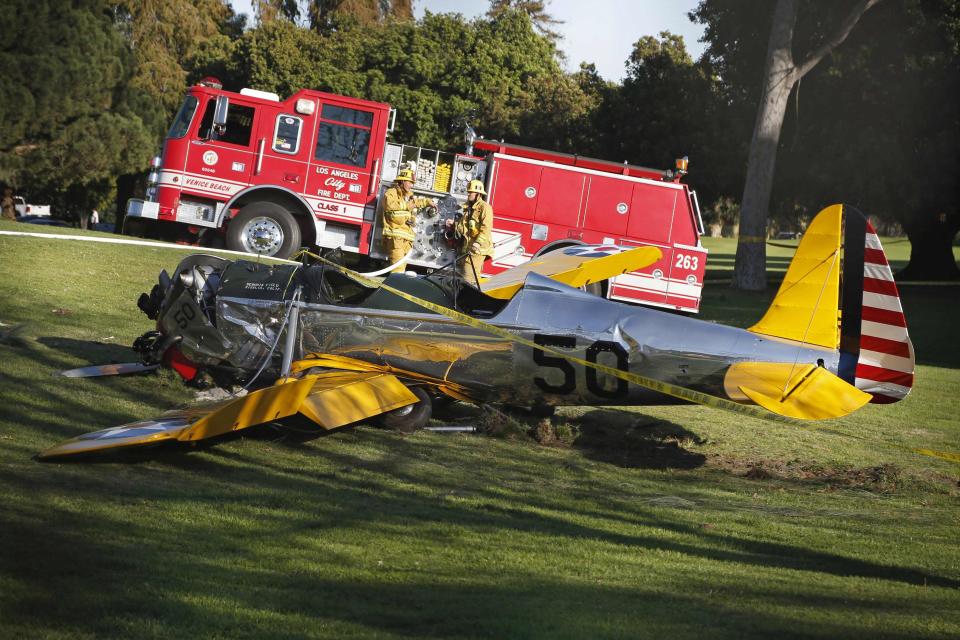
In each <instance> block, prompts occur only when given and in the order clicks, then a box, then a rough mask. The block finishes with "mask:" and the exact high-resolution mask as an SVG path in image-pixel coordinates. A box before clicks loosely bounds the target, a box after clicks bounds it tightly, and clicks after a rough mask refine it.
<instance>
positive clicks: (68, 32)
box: [0, 0, 153, 215]
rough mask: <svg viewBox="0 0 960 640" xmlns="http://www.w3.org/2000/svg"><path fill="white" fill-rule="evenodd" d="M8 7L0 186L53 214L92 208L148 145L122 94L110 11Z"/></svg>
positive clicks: (125, 86)
mask: <svg viewBox="0 0 960 640" xmlns="http://www.w3.org/2000/svg"><path fill="white" fill-rule="evenodd" d="M51 4H53V3H50V4H48V3H36V2H30V1H29V0H16V1H15V2H13V3H8V6H7V7H5V15H6V17H7V18H8V22H7V23H6V27H5V28H4V29H3V30H0V33H2V36H0V37H2V41H0V42H2V44H0V67H2V68H3V69H4V73H3V74H2V78H0V83H2V84H0V96H2V97H0V100H2V103H0V179H3V180H7V181H10V182H12V183H14V184H17V185H19V186H26V187H27V188H28V190H29V192H30V194H31V196H36V197H38V198H44V199H46V200H47V201H48V202H50V203H51V204H52V205H53V207H54V210H55V211H57V212H58V214H67V215H76V214H78V213H79V212H80V211H81V210H84V209H88V208H90V207H91V206H101V205H102V201H103V199H104V198H106V197H107V196H108V195H109V193H110V191H111V189H112V179H113V177H114V176H116V175H118V174H121V173H124V172H129V171H134V170H137V169H139V168H141V167H144V166H146V164H147V161H148V160H149V158H150V154H151V152H152V147H153V141H152V139H151V136H150V131H149V127H148V125H147V123H146V122H145V121H144V119H143V118H142V117H141V115H140V113H139V112H138V110H137V105H138V95H137V94H136V92H134V91H131V90H130V85H131V82H132V78H133V72H132V69H133V60H132V57H131V55H130V53H129V51H128V49H127V47H126V45H125V42H124V38H123V35H122V34H121V33H120V31H119V30H118V29H117V28H116V26H115V24H114V21H113V15H112V12H111V10H110V9H111V7H110V6H109V5H107V4H106V3H104V2H101V1H99V0H85V1H76V2H72V3H56V4H57V6H55V7H53V6H51Z"/></svg>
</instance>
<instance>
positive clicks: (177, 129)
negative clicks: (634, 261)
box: [167, 96, 197, 138]
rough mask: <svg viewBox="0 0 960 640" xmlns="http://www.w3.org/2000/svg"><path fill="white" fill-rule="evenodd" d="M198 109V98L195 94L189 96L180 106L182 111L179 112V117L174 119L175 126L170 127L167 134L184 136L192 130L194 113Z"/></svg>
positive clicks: (168, 135)
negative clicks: (191, 123) (191, 124)
mask: <svg viewBox="0 0 960 640" xmlns="http://www.w3.org/2000/svg"><path fill="white" fill-rule="evenodd" d="M196 111H197V99H196V98H195V97H193V96H187V99H186V100H184V101H183V105H182V106H181V107H180V111H178V112H177V117H176V118H175V119H174V121H173V126H171V127H170V132H169V133H168V134H167V137H168V138H182V137H183V136H185V135H186V134H187V131H189V130H190V122H191V121H192V120H193V114H194V113H196Z"/></svg>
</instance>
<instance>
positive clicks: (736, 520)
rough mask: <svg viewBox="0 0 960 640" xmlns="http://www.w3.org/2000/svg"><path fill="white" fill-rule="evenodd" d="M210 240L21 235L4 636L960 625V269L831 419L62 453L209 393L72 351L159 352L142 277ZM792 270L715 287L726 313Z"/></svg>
mask: <svg viewBox="0 0 960 640" xmlns="http://www.w3.org/2000/svg"><path fill="white" fill-rule="evenodd" d="M9 228H14V225H10V224H9V223H0V229H9ZM21 228H22V227H21ZM734 248H735V245H733V244H729V245H728V246H726V249H724V247H723V246H717V247H712V249H711V255H710V260H711V263H713V262H717V263H721V262H722V261H723V260H729V259H732V251H733V250H734ZM888 249H889V246H888ZM785 251H786V249H785ZM182 256H183V253H182V252H174V251H163V250H157V249H145V248H136V247H117V246H105V245H87V244H80V243H76V244H72V243H59V242H56V241H44V240H34V239H18V238H9V237H0V265H2V266H0V322H2V323H3V324H4V326H3V327H0V330H4V331H6V330H7V329H8V328H10V327H11V326H12V325H22V329H21V330H20V332H19V334H17V335H9V337H8V338H5V339H4V340H0V376H2V383H3V384H2V387H0V402H2V406H3V411H2V412H0V487H2V488H0V491H2V494H0V500H2V502H0V637H10V638H19V637H24V638H42V637H50V638H68V637H71V638H92V637H136V638H151V637H157V638H159V637H164V638H184V637H230V638H239V637H291V638H292V637H296V638H300V637H317V638H432V637H436V638H439V637H445V638H447V637H463V638H475V637H493V638H515V637H524V638H527V637H530V638H533V637H538V638H539V637H542V638H585V637H589V638H594V637H610V638H637V637H651V638H653V637H656V638H667V637H670V638H672V637H698V638H699V637H720V638H724V637H727V638H743V637H758V638H766V637H770V636H775V635H776V636H779V635H788V636H814V637H817V636H819V637H830V638H838V637H843V638H848V637H864V638H867V637H869V638H874V637H902V638H919V637H943V638H947V637H956V636H958V635H960V552H958V547H957V541H958V538H957V531H958V525H960V509H958V505H957V498H958V485H957V482H958V473H957V469H958V467H957V465H955V464H951V463H948V462H946V461H943V460H938V459H933V458H925V457H922V456H918V455H915V454H912V453H910V452H909V450H910V449H911V448H914V447H920V446H923V447H929V448H934V449H944V450H953V451H957V450H960V437H958V426H957V418H956V416H957V415H960V401H958V400H957V394H956V389H957V388H958V386H960V373H958V365H960V346H958V340H957V339H956V337H955V336H954V335H953V333H954V332H953V327H954V325H955V318H956V316H957V313H958V312H960V296H958V295H957V289H956V288H951V287H943V286H940V287H920V286H905V287H903V297H904V301H905V305H906V313H907V316H908V320H909V323H910V327H911V333H912V336H913V338H914V341H915V346H916V351H917V356H918V361H919V362H920V366H919V367H918V373H917V386H916V388H915V390H914V392H913V393H912V394H911V395H910V397H909V398H908V399H907V400H906V401H904V402H901V403H898V404H896V405H892V406H887V407H880V406H870V407H867V408H865V409H864V410H862V411H860V412H858V413H856V414H854V415H853V416H851V417H850V418H848V419H844V420H841V421H835V422H830V423H828V424H826V425H824V427H825V428H826V429H827V430H798V429H796V428H793V427H786V426H781V425H777V424H774V423H768V422H765V421H760V420H754V419H744V418H740V417H736V416H730V415H727V414H725V413H721V412H717V411H714V410H710V409H703V408H698V407H655V408H644V409H637V408H633V409H625V410H619V409H594V408H588V407H584V408H570V409H564V410H563V411H562V412H561V414H560V416H559V417H558V418H556V419H555V421H556V422H560V421H566V422H569V423H570V424H571V425H573V426H574V427H575V428H576V429H577V430H578V432H579V437H578V438H577V439H576V440H575V441H574V443H573V445H572V446H550V447H547V446H540V445H537V444H535V443H534V442H533V441H531V440H527V439H521V440H518V441H510V440H503V439H495V438H489V437H484V436H474V435H453V436H449V435H448V436H442V435H436V434H430V433H426V432H421V433H418V434H415V435H413V436H409V437H404V436H401V435H398V434H394V433H391V432H385V431H381V430H378V429H375V428H373V427H370V426H359V427H356V428H350V429H345V430H341V431H339V432H336V433H333V434H331V435H329V436H326V437H321V438H315V439H311V438H310V437H307V436H306V435H305V434H303V433H301V430H302V429H303V427H302V426H300V425H298V426H297V429H298V430H297V431H283V430H280V429H277V428H273V427H265V428H259V429H255V430H252V433H250V434H249V436H248V437H244V438H237V439H233V440H229V441H224V442H220V443H218V444H216V445H215V446H212V447H206V448H199V449H194V450H191V449H182V448H176V447H171V448H166V449H156V450H152V451H149V452H146V453H144V454H141V455H130V456H122V457H118V458H111V459H106V460H103V461H100V462H89V463H77V464H40V463H38V462H35V461H34V460H33V459H32V458H31V456H32V455H33V454H35V453H36V452H37V451H39V450H41V449H43V448H45V447H48V446H50V445H52V444H54V443H56V442H58V441H61V440H63V439H64V438H67V437H70V436H73V435H77V434H79V433H83V432H86V431H91V430H94V429H98V428H102V427H106V426H110V425H114V424H119V423H122V422H126V421H130V420H135V419H141V418H145V417H150V416H155V415H158V414H159V413H161V412H162V411H164V410H166V409H169V408H172V407H174V406H177V405H178V404H181V403H185V402H189V401H190V400H191V398H192V392H191V391H190V390H189V389H187V388H186V387H184V386H183V385H182V384H181V383H180V382H179V381H178V380H177V379H176V377H175V376H173V375H172V374H169V373H164V374H161V375H149V376H132V377H125V378H108V379H63V378H57V377H54V374H55V372H56V371H58V370H61V369H65V368H70V367H76V366H82V365H84V364H88V363H101V362H109V361H127V360H132V359H133V358H134V356H133V353H132V352H131V351H130V350H129V349H128V345H129V344H130V343H131V342H132V340H133V339H134V338H135V337H136V336H137V335H139V334H140V333H142V332H144V331H146V330H148V329H151V328H152V326H151V322H150V321H149V320H148V319H147V318H146V317H145V316H144V315H143V314H142V313H140V312H139V310H138V309H137V308H136V298H137V296H138V295H139V293H140V292H141V291H147V290H149V288H150V287H151V286H152V285H153V283H154V282H156V276H157V273H158V272H159V271H160V269H161V268H166V269H168V270H170V269H172V268H173V267H174V266H175V265H176V263H177V262H178V261H179V260H180V258H181V257H182ZM711 268H712V267H711ZM771 295H772V292H767V293H764V294H744V293H739V292H734V291H733V290H731V289H729V288H728V287H727V286H725V285H723V284H716V285H711V284H708V285H707V287H706V289H705V297H704V304H703V314H702V315H703V316H704V318H705V319H708V320H714V321H722V322H726V323H730V324H737V325H740V326H744V325H747V324H749V323H750V322H752V321H754V320H755V319H756V318H758V317H759V315H760V314H761V313H762V311H763V308H764V306H765V304H766V302H767V301H768V300H769V297H770V296H771ZM0 335H7V334H0ZM456 419H457V420H459V421H461V422H462V423H464V424H469V423H471V422H472V421H473V422H476V421H479V420H480V419H481V417H480V415H479V414H478V413H477V412H476V411H475V410H473V409H471V408H463V409H460V410H458V412H457V414H456Z"/></svg>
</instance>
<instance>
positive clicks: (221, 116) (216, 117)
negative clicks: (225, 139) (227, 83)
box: [213, 96, 230, 134]
mask: <svg viewBox="0 0 960 640" xmlns="http://www.w3.org/2000/svg"><path fill="white" fill-rule="evenodd" d="M229 110H230V99H229V98H228V97H227V96H217V104H216V106H215V107H214V108H213V129H214V130H215V131H216V132H217V133H218V134H219V133H223V132H224V131H226V130H227V112H228V111H229Z"/></svg>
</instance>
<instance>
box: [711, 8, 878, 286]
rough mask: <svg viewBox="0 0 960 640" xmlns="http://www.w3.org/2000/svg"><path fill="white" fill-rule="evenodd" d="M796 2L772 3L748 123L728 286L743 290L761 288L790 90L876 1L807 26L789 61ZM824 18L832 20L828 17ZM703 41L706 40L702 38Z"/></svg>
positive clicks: (848, 31) (793, 46)
mask: <svg viewBox="0 0 960 640" xmlns="http://www.w3.org/2000/svg"><path fill="white" fill-rule="evenodd" d="M717 1H718V0H703V2H701V4H700V5H699V6H698V8H697V11H696V15H697V16H698V17H699V18H700V19H703V20H709V19H710V18H709V17H710V15H711V10H712V7H711V6H710V5H711V4H713V3H715V2H717ZM799 1H800V0H777V3H776V5H775V6H774V9H773V15H772V18H771V23H770V31H769V39H768V44H767V54H766V64H765V68H764V73H763V82H762V85H761V86H762V89H761V92H760V97H759V108H758V109H757V115H756V120H755V122H754V128H753V135H752V137H751V141H750V151H749V155H748V159H747V175H746V180H745V183H744V188H743V197H742V199H741V218H740V237H739V241H738V243H737V257H736V266H735V269H734V281H733V286H734V287H737V288H741V289H748V290H761V289H764V288H766V283H767V279H766V244H765V242H766V232H767V219H768V217H769V207H770V195H771V190H772V187H773V180H774V169H775V166H776V159H777V150H778V148H779V142H780V132H781V128H782V126H783V118H784V114H785V112H786V108H787V103H788V100H789V98H790V94H791V92H792V91H793V89H794V87H795V86H796V84H797V83H798V82H799V81H800V80H801V78H803V77H804V76H805V75H807V74H808V73H809V72H810V71H811V70H812V69H813V68H814V67H816V66H817V64H819V63H820V61H821V60H823V58H824V57H825V56H826V55H827V54H828V53H830V52H831V51H833V50H834V49H835V48H836V47H838V46H839V45H840V44H842V43H843V41H844V40H846V38H847V36H849V35H850V32H851V31H852V30H853V28H854V26H855V25H856V24H857V22H858V21H859V20H860V18H861V16H863V14H864V13H865V12H866V11H867V10H868V9H870V8H871V7H872V6H874V5H875V4H877V3H878V2H879V1H880V0H856V2H855V4H854V5H853V6H852V7H851V8H850V9H849V11H848V12H847V13H846V15H845V16H844V17H843V18H842V19H840V20H837V21H836V22H835V26H832V27H831V26H828V25H830V24H831V23H830V22H820V23H817V22H816V21H808V24H812V25H813V28H808V31H807V33H806V34H804V35H805V39H806V40H807V41H808V43H811V44H812V45H813V46H811V47H810V48H809V53H807V54H805V55H803V56H801V58H800V62H796V60H795V57H794V49H795V45H796V44H797V43H796V42H795V37H794V35H795V31H796V29H797V12H798V8H799ZM824 17H830V18H833V15H832V14H831V12H829V11H828V12H825V16H824ZM708 35H709V34H708Z"/></svg>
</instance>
